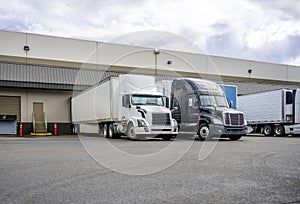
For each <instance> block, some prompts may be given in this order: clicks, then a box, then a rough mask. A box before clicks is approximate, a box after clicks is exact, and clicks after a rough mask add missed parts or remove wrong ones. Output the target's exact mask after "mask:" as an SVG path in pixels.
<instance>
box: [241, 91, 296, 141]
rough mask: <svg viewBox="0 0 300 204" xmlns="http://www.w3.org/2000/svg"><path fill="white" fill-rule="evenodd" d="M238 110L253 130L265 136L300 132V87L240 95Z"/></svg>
mask: <svg viewBox="0 0 300 204" xmlns="http://www.w3.org/2000/svg"><path fill="white" fill-rule="evenodd" d="M238 110H240V111H243V112H244V113H245V117H246V120H247V123H248V126H249V129H250V130H251V131H252V132H256V133H263V134H264V135H265V136H271V135H274V134H275V135H276V136H284V135H299V134H300V89H295V90H288V89H280V90H274V91H266V92H261V93H255V94H249V95H242V96H238Z"/></svg>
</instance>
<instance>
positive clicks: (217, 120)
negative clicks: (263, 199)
mask: <svg viewBox="0 0 300 204" xmlns="http://www.w3.org/2000/svg"><path fill="white" fill-rule="evenodd" d="M211 123H212V124H215V125H223V122H222V121H221V120H220V119H218V118H212V119H211Z"/></svg>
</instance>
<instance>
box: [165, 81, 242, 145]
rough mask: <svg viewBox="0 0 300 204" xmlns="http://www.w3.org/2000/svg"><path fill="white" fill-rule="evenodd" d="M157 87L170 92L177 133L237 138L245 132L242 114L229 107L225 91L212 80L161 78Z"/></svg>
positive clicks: (206, 137) (166, 92)
mask: <svg viewBox="0 0 300 204" xmlns="http://www.w3.org/2000/svg"><path fill="white" fill-rule="evenodd" d="M159 86H160V87H161V90H162V92H163V93H164V94H169V95H170V98H171V99H170V109H171V111H172V116H173V118H174V119H175V120H176V121H177V123H178V128H179V133H186V134H192V135H194V136H196V138H198V139H201V140H204V139H209V138H213V137H227V138H230V139H231V140H239V139H240V138H241V137H242V136H243V135H246V132H247V124H246V121H245V119H244V114H243V113H242V112H241V111H237V110H234V109H232V108H231V107H229V105H228V102H227V100H226V95H225V93H224V91H223V90H222V88H221V87H220V86H219V85H218V84H216V83H215V82H212V81H209V80H204V79H192V78H180V79H175V80H173V81H172V82H170V81H167V80H164V81H161V82H159ZM170 86H171V87H170ZM168 90H170V91H168ZM230 104H233V103H230Z"/></svg>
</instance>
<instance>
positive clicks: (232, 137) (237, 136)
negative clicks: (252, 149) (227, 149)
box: [229, 135, 242, 141]
mask: <svg viewBox="0 0 300 204" xmlns="http://www.w3.org/2000/svg"><path fill="white" fill-rule="evenodd" d="M241 138H242V136H240V135H232V136H229V139H230V140H232V141H236V140H239V139H241Z"/></svg>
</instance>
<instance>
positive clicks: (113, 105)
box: [71, 74, 178, 140]
mask: <svg viewBox="0 0 300 204" xmlns="http://www.w3.org/2000/svg"><path fill="white" fill-rule="evenodd" d="M71 107H72V122H73V123H74V124H75V127H76V132H80V133H97V134H98V133H101V134H103V135H104V136H105V137H108V138H117V137H120V136H121V135H126V136H128V137H130V138H132V139H145V138H162V139H164V140H170V139H172V138H173V137H175V136H176V135H177V133H178V132H177V123H176V120H174V119H172V116H171V112H170V110H169V109H168V108H167V107H166V105H165V102H164V98H163V95H162V94H161V93H159V92H157V89H156V86H155V78H154V77H152V76H144V75H131V74H130V75H129V74H128V75H120V76H119V77H111V78H109V79H107V80H106V81H103V82H101V83H99V84H98V85H97V86H94V87H92V88H90V89H88V90H86V91H83V92H82V93H80V94H79V95H77V96H75V97H73V98H72V99H71Z"/></svg>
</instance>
